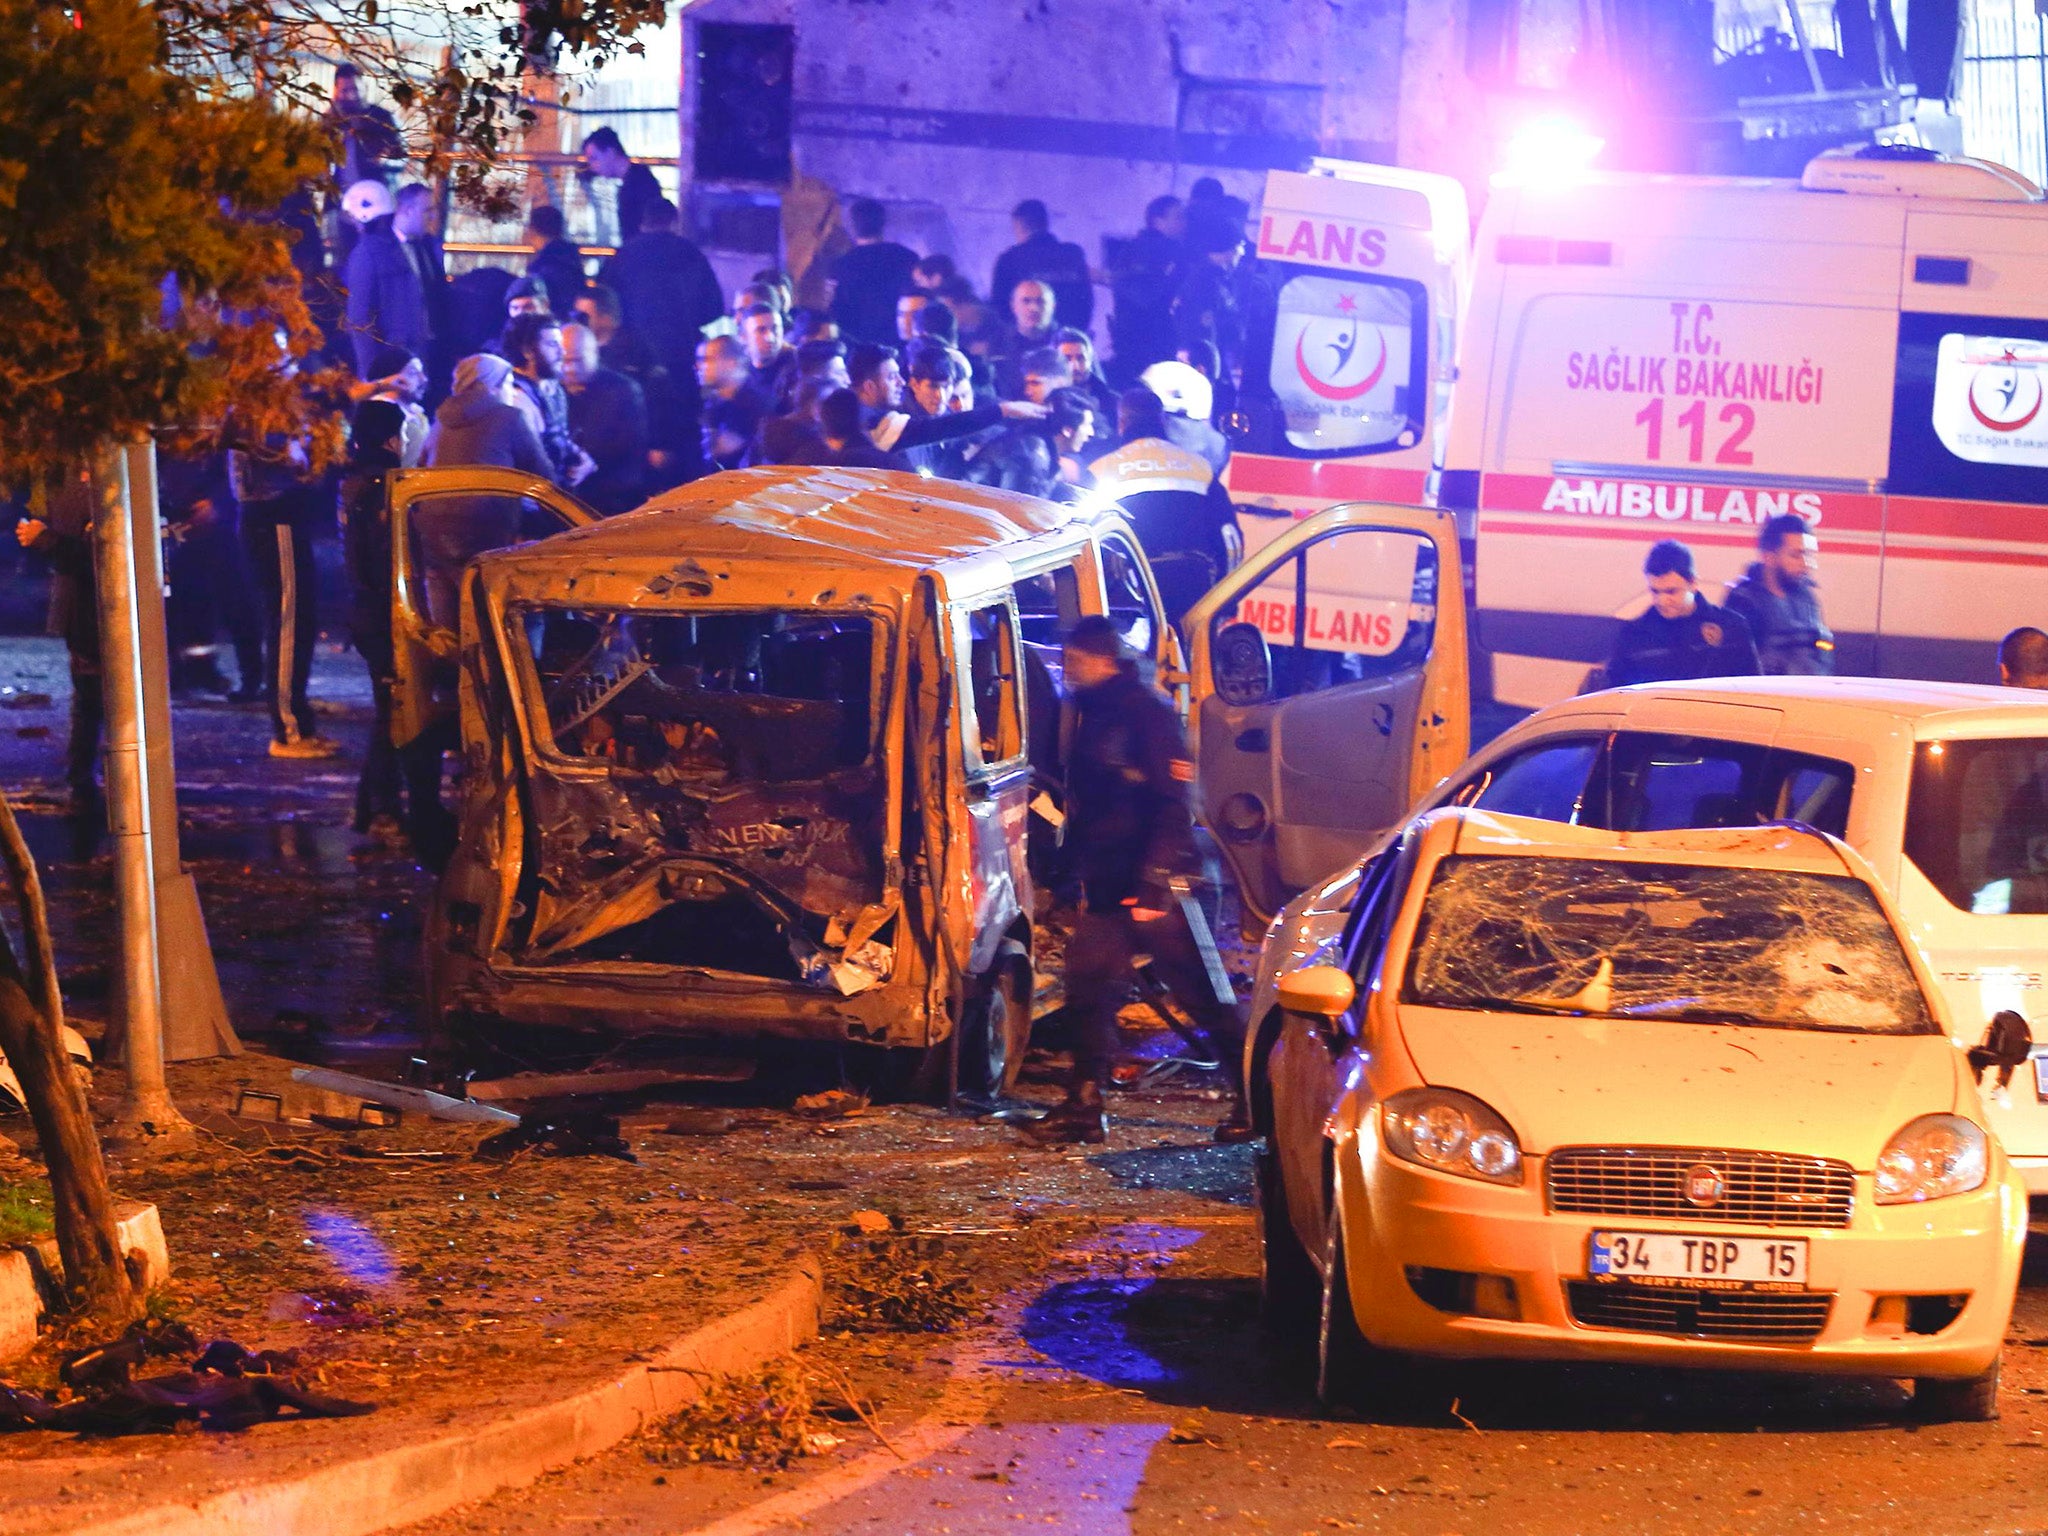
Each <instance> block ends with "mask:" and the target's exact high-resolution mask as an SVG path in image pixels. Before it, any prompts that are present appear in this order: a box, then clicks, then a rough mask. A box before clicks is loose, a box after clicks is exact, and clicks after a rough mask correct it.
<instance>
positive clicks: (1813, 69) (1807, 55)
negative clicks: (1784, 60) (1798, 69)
mask: <svg viewBox="0 0 2048 1536" xmlns="http://www.w3.org/2000/svg"><path fill="white" fill-rule="evenodd" d="M1785 11H1786V14H1787V15H1789V16H1790V17H1791V18H1792V37H1793V40H1794V41H1796V42H1797V43H1798V44H1799V52H1800V56H1801V57H1803V58H1804V59H1805V60H1806V77H1807V79H1809V80H1811V81H1812V82H1813V94H1814V95H1816V96H1825V95H1827V93H1828V88H1827V87H1826V86H1825V85H1823V84H1822V83H1821V78H1820V62H1819V60H1817V59H1815V58H1814V56H1813V42H1812V40H1811V39H1810V38H1808V37H1807V35H1806V18H1805V17H1804V16H1802V15H1800V14H1799V0H1785Z"/></svg>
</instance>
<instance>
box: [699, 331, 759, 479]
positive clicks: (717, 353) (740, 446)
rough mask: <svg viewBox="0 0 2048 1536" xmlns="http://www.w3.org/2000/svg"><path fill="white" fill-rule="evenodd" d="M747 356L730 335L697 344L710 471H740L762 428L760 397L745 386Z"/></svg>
mask: <svg viewBox="0 0 2048 1536" xmlns="http://www.w3.org/2000/svg"><path fill="white" fill-rule="evenodd" d="M748 377H749V375H748V373H747V359H746V354H745V353H743V352H741V351H740V344H739V343H738V342H737V341H734V340H733V339H732V337H730V336H707V337H705V338H704V340H702V341H700V342H699V343H698V344H697V388H698V389H699V390H700V391H701V392H702V394H703V399H704V404H703V406H702V407H701V408H700V410H699V413H698V415H699V426H700V429H701V433H702V438H703V450H702V451H703V455H704V462H705V464H706V466H707V468H708V472H716V471H718V470H721V469H738V468H739V467H740V465H741V464H743V463H745V462H746V457H747V450H748V448H749V447H751V446H752V444H753V441H754V435H755V434H756V433H757V432H759V431H760V429H761V418H762V404H761V400H760V397H759V396H758V395H756V394H755V393H754V392H753V391H752V390H750V389H748V388H747V387H746V384H747V379H748Z"/></svg>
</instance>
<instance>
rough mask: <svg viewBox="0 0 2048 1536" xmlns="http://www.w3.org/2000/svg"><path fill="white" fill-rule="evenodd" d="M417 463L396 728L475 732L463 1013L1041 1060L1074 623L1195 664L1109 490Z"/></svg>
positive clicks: (944, 1084)
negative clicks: (1036, 1054)
mask: <svg viewBox="0 0 2048 1536" xmlns="http://www.w3.org/2000/svg"><path fill="white" fill-rule="evenodd" d="M390 484H391V490H390V503H391V509H392V530H393V546H394V550H393V556H394V578H395V581H394V588H395V592H396V596H397V603H396V608H397V614H396V621H395V622H396V632H395V637H394V638H395V639H396V641H397V649H398V653H399V655H398V669H397V670H398V683H399V687H398V698H397V700H396V701H395V702H396V709H395V715H396V731H395V734H396V736H397V738H398V740H399V742H400V744H401V745H404V744H405V743H406V742H407V741H409V740H411V739H413V738H415V737H419V736H422V735H424V734H426V733H428V732H430V731H434V730H437V729H445V728H446V726H445V724H444V723H443V722H444V720H445V717H446V716H447V715H448V713H449V712H450V711H451V710H452V711H453V713H454V716H455V722H454V726H455V729H456V731H457V732H459V738H460V751H461V754H462V766H463V772H462V778H461V789H460V805H459V819H460V831H459V842H458V847H457V849H456V852H455V854H454V857H453V859H452V860H451V862H450V863H449V865H448V868H447V870H446V872H445V874H444V876H443V878H442V880H441V883H440V886H439V888H438V891H437V894H436V897H435V903H434V909H433V912H432V914H431V917H430V919H429V922H428V925H427V933H426V949H427V971H428V987H429V994H430V998H429V1000H430V1006H431V1008H432V1010H433V1013H434V1016H435V1017H437V1018H439V1019H440V1020H441V1021H442V1022H443V1023H444V1025H446V1026H447V1027H448V1028H449V1029H451V1030H452V1031H453V1032H455V1033H457V1034H471V1035H483V1036H488V1035H489V1034H490V1033H491V1032H492V1031H503V1030H506V1029H508V1028H509V1029H528V1030H541V1031H571V1032H573V1031H595V1032H600V1033H601V1034H603V1035H605V1036H618V1035H632V1034H660V1035H684V1036H690V1035H695V1036H715V1037H719V1038H721V1039H726V1040H754V1041H762V1040H776V1039H783V1040H792V1041H797V1040H802V1041H824V1042H842V1043H851V1044H856V1045H866V1046H872V1047H876V1048H879V1049H880V1050H882V1051H885V1052H888V1053H890V1054H889V1055H888V1056H886V1057H884V1058H883V1060H884V1061H885V1062H886V1063H888V1064H889V1065H890V1066H891V1067H892V1068H893V1069H895V1071H896V1072H897V1074H899V1075H900V1078H901V1080H903V1081H904V1082H905V1085H906V1086H908V1087H911V1088H913V1089H916V1090H918V1091H925V1092H934V1093H944V1092H946V1091H948V1090H949V1089H950V1088H952V1087H953V1086H954V1085H955V1084H956V1083H957V1085H958V1088H959V1089H960V1091H962V1092H965V1093H973V1094H988V1093H993V1092H997V1091H1000V1090H1001V1089H1003V1088H1006V1087H1008V1086H1009V1085H1010V1084H1011V1083H1013V1082H1014V1080H1015V1077H1016V1073H1017V1069H1018V1067H1019V1066H1020V1065H1021V1062H1022V1058H1023V1052H1024V1046H1025V1043H1026V1040H1027V1038H1028V1033H1029V1028H1030V1003H1031V996H1032V968H1031V913H1032V887H1031V876H1030V871H1029V867H1028V861H1027V858H1026V843H1027V835H1026V828H1027V824H1029V823H1030V822H1031V820H1032V818H1033V812H1032V804H1033V800H1034V796H1035V795H1036V794H1038V793H1039V792H1040V790H1041V789H1043V788H1046V787H1048V786H1056V783H1057V777H1058V766H1057V761H1056V759H1057V753H1058V742H1059V729H1058V720H1059V703H1058V686H1057V683H1058V678H1057V669H1058V664H1059V644H1060V636H1061V634H1062V633H1063V632H1064V631H1065V630H1066V629H1067V628H1069V627H1070V626H1071V625H1072V624H1073V623H1074V622H1075V621H1076V620H1077V619H1078V618H1080V617H1081V616H1082V615H1083V614H1085V613H1105V612H1106V613H1109V614H1111V615H1112V616H1113V617H1115V618H1116V619H1117V621H1118V622H1119V624H1120V625H1121V626H1122V627H1123V629H1124V630H1125V633H1126V635H1127V636H1128V638H1129V639H1130V640H1131V641H1132V642H1133V643H1134V644H1135V645H1136V646H1138V647H1139V648H1140V649H1141V650H1143V651H1146V652H1149V653H1151V654H1152V655H1154V656H1155V657H1157V658H1158V660H1159V661H1160V662H1161V663H1162V664H1163V665H1164V666H1166V667H1167V668H1172V667H1175V666H1176V665H1177V664H1178V662H1179V651H1178V641H1177V640H1176V639H1175V637H1174V635H1173V633H1172V631H1171V629H1170V628H1169V627H1168V626H1167V624H1166V622H1165V619H1164V616H1163V612H1162V610H1161V607H1160V603H1159V595H1158V590H1157V587H1156V585H1155V584H1154V582H1153V579H1152V576H1151V573H1150V570H1149V568H1148V567H1147V566H1146V564H1145V560H1144V557H1143V555H1142V553H1141V552H1140V550H1139V547H1138V544H1137V541H1136V538H1135V537H1134V535H1133V534H1132V532H1131V530H1130V527H1129V525H1128V524H1127V523H1126V522H1125V521H1124V520H1123V518H1122V516H1121V514H1120V513H1119V512H1118V511H1117V510H1116V509H1115V508H1114V506H1110V505H1105V506H1101V507H1097V508H1093V509H1075V508H1068V507H1059V506H1054V505H1052V504H1050V503H1047V502H1042V501H1037V500H1034V499H1032V498H1028V497H1023V496H1016V495H1011V494H1008V493H1004V492H998V491H990V490H984V489H982V488H979V487H975V486H968V485H959V484H953V483H950V482H944V481H931V480H922V479H918V478H915V477H911V476H905V475H894V474H886V473H879V472H872V471H841V470H817V469H801V470H799V469H781V468H777V469H757V470H745V471H736V472H733V473H729V474H723V475H717V476H713V477H711V478H709V479H706V480H701V481H697V482H695V483H693V484H691V485H688V486H685V487H682V488H681V489H678V490H676V491H673V492H670V493H668V494H666V495H664V496H661V497H659V498H657V499H656V500H654V501H652V502H650V503H649V504H648V505H647V506H645V507H643V508H641V509H640V510H638V511H636V512H632V513H628V514H625V515H623V516H619V517H614V518H610V519H604V520H599V519H597V518H596V517H595V516H594V515H593V514H591V513H589V512H588V511H587V509H584V508H583V507H581V506H580V505H579V504H578V503H576V502H575V500H574V498H573V497H570V496H568V495H566V494H565V493H563V492H561V491H559V490H556V489H555V488H553V487H551V486H549V485H547V484H545V483H544V482H540V481H536V480H534V479H533V478H532V477H530V476H526V475H523V474H520V473H518V472H516V471H510V470H494V469H444V470H423V471H407V472H403V473H400V474H397V475H394V476H393V477H392V479H391V482H390ZM492 509H495V511H493V510H492ZM550 520H552V524H553V526H555V527H557V528H560V529H562V530H565V531H562V532H559V533H558V534H556V535H555V536H553V537H546V538H540V539H538V541H537V542H528V543H514V542H513V540H515V539H517V538H520V537H525V538H529V539H531V538H534V537H535V536H537V535H539V534H542V533H544V532H546V531H547V526H548V524H549V521H550ZM451 528H453V529H454V530H455V532H454V533H453V534H451V532H450V529H451ZM479 528H496V529H498V530H499V533H498V538H499V542H500V543H503V544H506V545H509V547H504V548H499V549H496V550H492V551H485V552H481V553H479V552H478V551H477V550H476V548H475V547H474V545H475V538H474V536H473V535H474V531H475V530H477V529H479ZM465 530H466V531H468V533H469V535H470V537H469V538H468V539H467V541H465V537H464V536H463V534H464V531H465ZM472 556H475V558H474V559H473V561H472V559H471V557H472ZM1034 779H1036V780H1037V785H1036V787H1035V786H1034ZM1046 804H1047V802H1043V801H1041V802H1040V805H1041V808H1044V807H1045V806H1046Z"/></svg>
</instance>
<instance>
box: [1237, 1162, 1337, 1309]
mask: <svg viewBox="0 0 2048 1536" xmlns="http://www.w3.org/2000/svg"><path fill="white" fill-rule="evenodd" d="M1252 1204H1253V1206H1254V1207H1255V1208H1256V1209H1257V1211H1258V1217H1259V1320H1260V1321H1261V1322H1263V1323H1264V1324H1265V1325H1266V1328H1267V1330H1268V1331H1270V1332H1272V1333H1276V1334H1279V1335H1281V1336H1283V1337H1289V1338H1303V1337H1306V1336H1307V1334H1308V1332H1309V1330H1310V1329H1311V1328H1312V1327H1314V1326H1315V1322H1316V1318H1317V1316H1318V1315H1319V1312H1320V1309H1321V1307H1322V1279H1321V1277H1320V1276H1318V1275H1317V1274H1316V1268H1315V1265H1314V1264H1313V1263H1312V1262H1311V1261H1310V1259H1309V1256H1308V1251H1307V1250H1306V1249H1305V1248H1303V1247H1302V1246H1301V1239H1300V1238H1298V1237H1296V1236H1295V1235H1294V1223H1293V1222H1292V1221H1290V1220H1289V1219H1288V1216H1287V1187H1286V1184H1285V1182H1284V1180H1283V1178H1282V1175H1281V1172H1280V1159H1279V1158H1278V1157H1277V1156H1276V1155H1275V1154H1274V1153H1272V1152H1271V1151H1264V1152H1260V1153H1258V1154H1257V1155H1256V1156H1254V1157H1253V1159H1252Z"/></svg>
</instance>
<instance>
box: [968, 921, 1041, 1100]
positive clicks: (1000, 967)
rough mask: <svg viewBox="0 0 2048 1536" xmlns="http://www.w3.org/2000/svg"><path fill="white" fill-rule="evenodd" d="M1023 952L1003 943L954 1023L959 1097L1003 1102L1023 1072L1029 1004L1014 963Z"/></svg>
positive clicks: (1026, 1049) (1028, 1039)
mask: <svg viewBox="0 0 2048 1536" xmlns="http://www.w3.org/2000/svg"><path fill="white" fill-rule="evenodd" d="M1023 953H1024V951H1023V947H1022V946H1021V945H1018V944H1014V943H1013V944H1005V945H1004V946H1003V948H1002V951H1001V953H1000V954H998V956H997V957H996V965H995V969H994V971H993V972H992V973H991V974H990V975H989V976H988V977H987V978H985V979H984V980H983V982H982V984H981V987H980V989H979V990H977V991H976V992H975V994H974V996H973V997H972V998H970V999H969V1000H968V1003H967V1009H966V1013H965V1016H964V1017H963V1018H962V1019H961V1021H960V1071H959V1078H958V1087H959V1092H960V1094H961V1095H962V1097H964V1098H969V1099H978V1100H982V1101H984V1102H986V1101H989V1100H994V1099H999V1098H1003V1097H1004V1096H1006V1095H1007V1094H1009V1093H1010V1092H1011V1090H1012V1089H1014V1088H1015V1087H1016V1086H1017V1074H1018V1073H1020V1072H1022V1071H1023V1070H1024V1054H1025V1052H1026V1051H1028V1050H1029V1049H1030V1047H1031V999H1030V998H1028V997H1026V996H1025V995H1024V982H1023V980H1022V977H1021V975H1020V970H1021V967H1020V965H1019V964H1018V962H1019V960H1020V959H1021V958H1022V957H1023Z"/></svg>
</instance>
